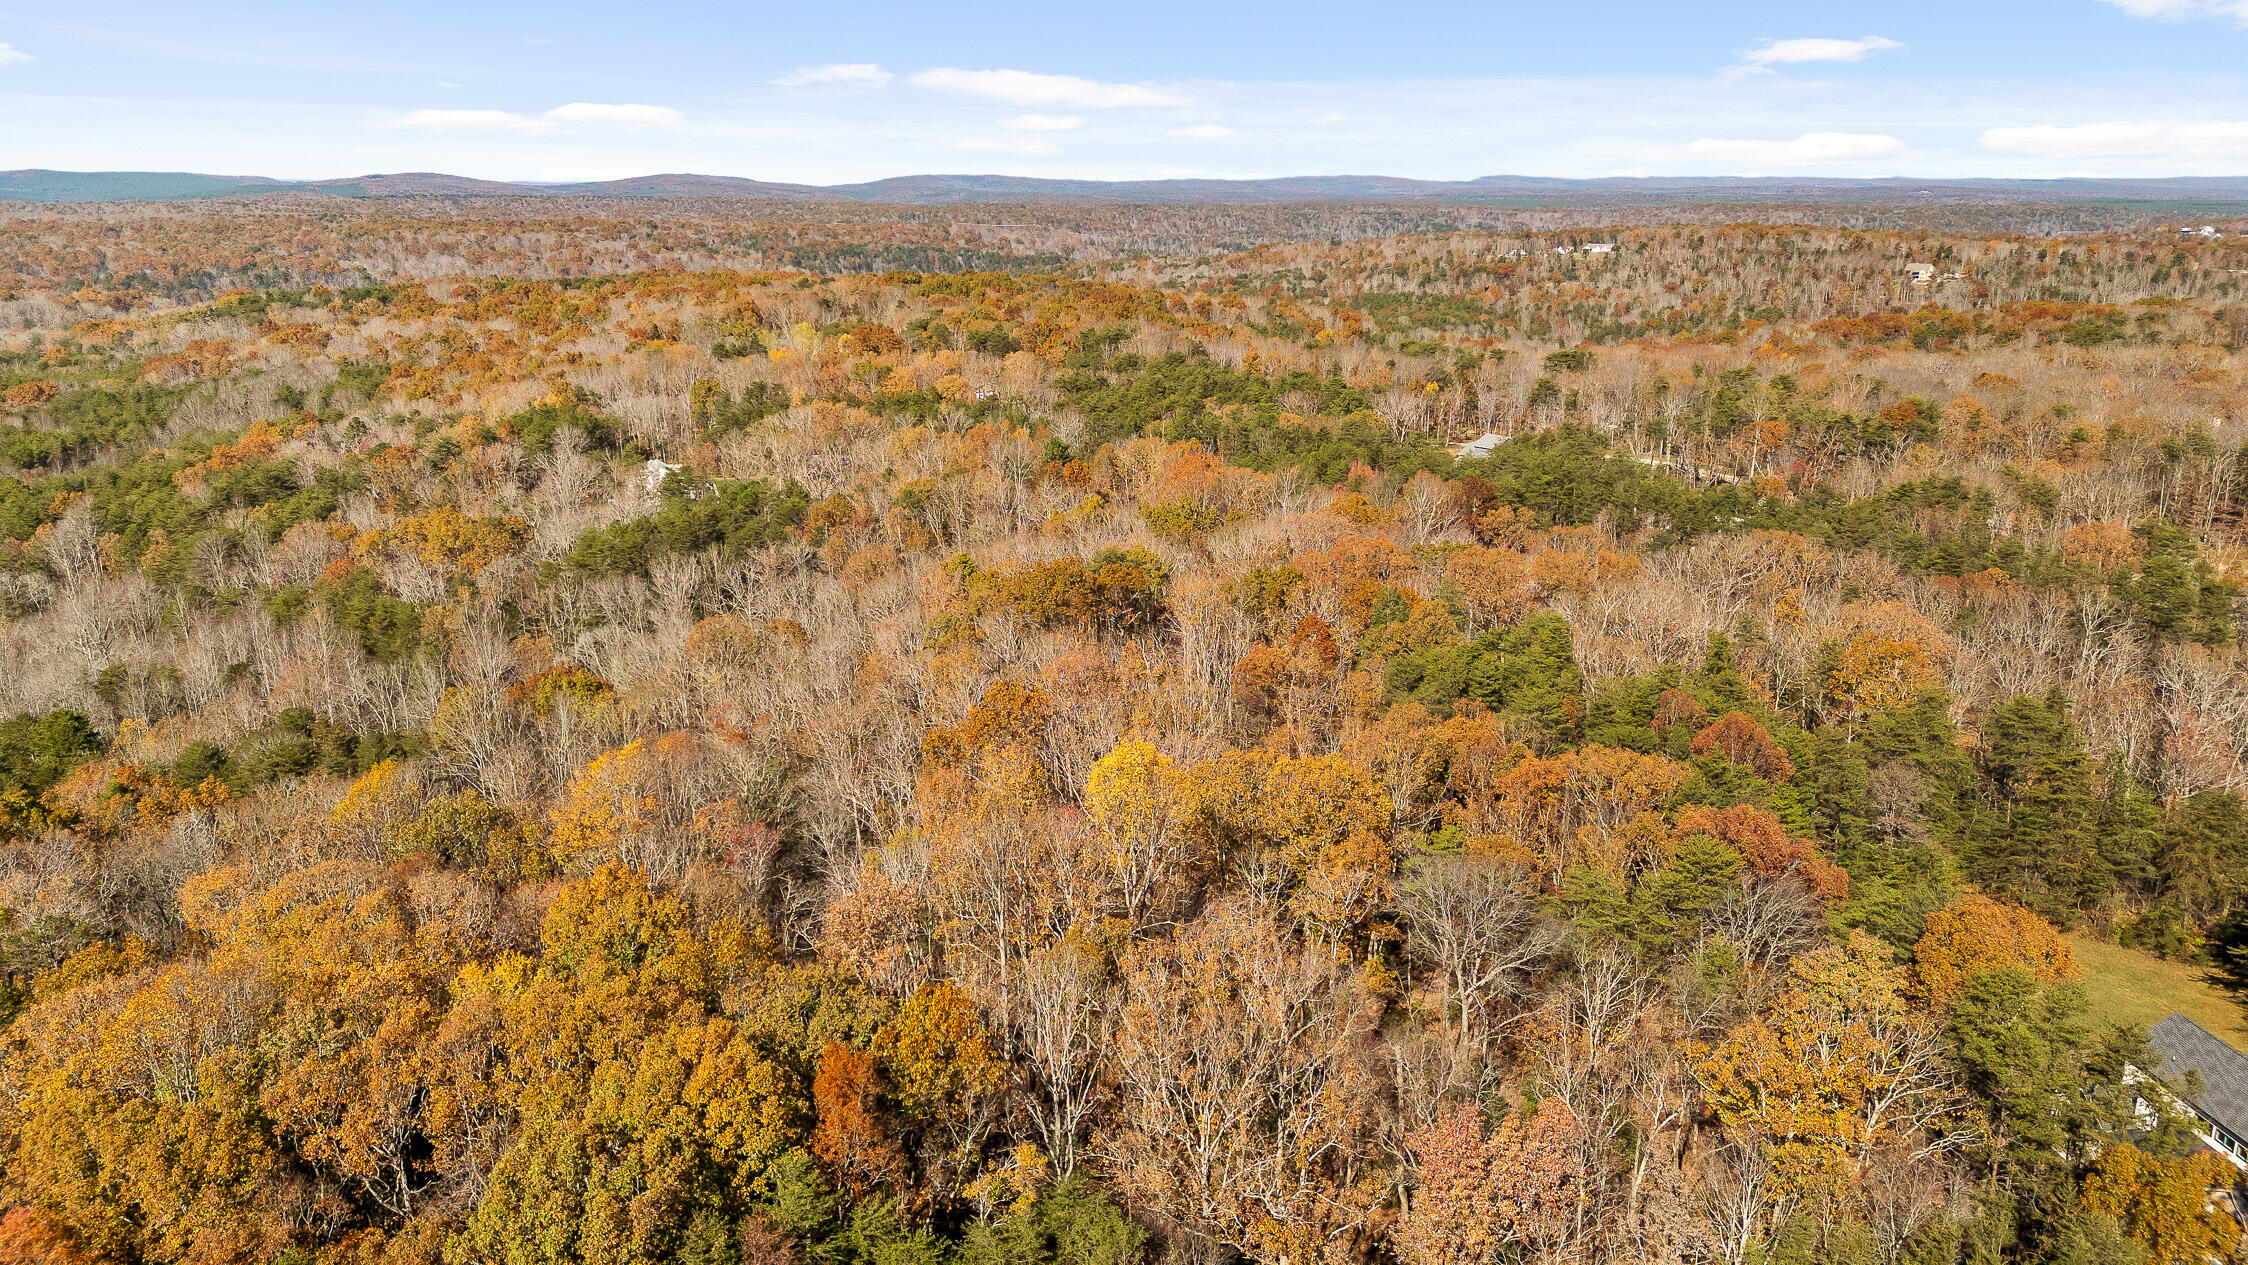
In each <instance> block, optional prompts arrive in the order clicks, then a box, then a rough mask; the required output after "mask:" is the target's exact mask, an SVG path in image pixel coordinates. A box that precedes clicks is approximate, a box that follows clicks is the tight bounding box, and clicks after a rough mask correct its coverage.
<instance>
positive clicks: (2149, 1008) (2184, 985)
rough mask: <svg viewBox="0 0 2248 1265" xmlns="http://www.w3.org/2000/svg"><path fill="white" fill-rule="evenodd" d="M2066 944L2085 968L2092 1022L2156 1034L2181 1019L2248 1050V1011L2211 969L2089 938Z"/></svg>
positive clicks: (2076, 937) (2074, 937) (2079, 937)
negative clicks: (2167, 1023) (2166, 1023)
mask: <svg viewBox="0 0 2248 1265" xmlns="http://www.w3.org/2000/svg"><path fill="white" fill-rule="evenodd" d="M2061 938H2062V939H2064V940H2066V941H2068V947H2069V949H2070V950H2071V951H2073V952H2074V953H2075V954H2076V964H2077V965H2078V966H2081V967H2083V968H2084V995H2085V997H2086V998H2087V999H2089V1000H2090V1002H2091V1003H2092V1009H2091V1014H2090V1016H2089V1017H2090V1018H2092V1019H2096V1020H2104V1021H2106V1022H2109V1023H2135V1024H2138V1025H2140V1026H2141V1027H2146V1028H2151V1027H2153V1026H2154V1025H2156V1024H2158V1023H2160V1022H2162V1021H2163V1020H2165V1019H2167V1018H2169V1017H2170V1016H2171V1014H2172V1013H2178V1014H2182V1015H2184V1016H2185V1017H2186V1018H2188V1019H2191V1020H2193V1021H2194V1022H2195V1023H2198V1024H2200V1025H2201V1026H2202V1027H2204V1028H2207V1029H2208V1030H2209V1031H2211V1032H2213V1033H2215V1034H2217V1035H2218V1036H2220V1037H2222V1038H2224V1039H2225V1040H2227V1041H2230V1042H2231V1043H2232V1044H2233V1045H2234V1046H2235V1047H2237V1048H2239V1049H2243V1050H2248V1008H2243V1007H2242V1006H2241V1004H2240V1003H2239V1002H2238V1001H2235V1000H2234V999H2233V995H2232V994H2231V993H2228V992H2226V991H2225V990H2224V989H2223V988H2220V987H2218V986H2217V984H2216V983H2215V982H2213V981H2214V976H2213V975H2212V974H2211V972H2210V970H2209V968H2208V967H2205V966H2195V965H2193V964H2191V963H2188V962H2166V961H2164V960H2162V959H2161V958H2158V957H2156V956H2154V955H2153V954H2151V953H2141V952H2139V951H2138V950H2137V949H2126V948H2124V947H2123V946H2121V945H2118V944H2108V943H2106V942H2105V941H2101V940H2094V939H2092V938H2091V937H2089V936H2082V935H2065V936H2063V937H2061Z"/></svg>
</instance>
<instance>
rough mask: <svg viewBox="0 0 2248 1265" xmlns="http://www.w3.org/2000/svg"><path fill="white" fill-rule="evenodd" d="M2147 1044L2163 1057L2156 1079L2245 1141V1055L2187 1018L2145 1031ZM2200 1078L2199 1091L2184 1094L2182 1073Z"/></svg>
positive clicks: (2247, 1104)
mask: <svg viewBox="0 0 2248 1265" xmlns="http://www.w3.org/2000/svg"><path fill="white" fill-rule="evenodd" d="M2147 1044H2148V1045H2151V1046H2153V1047H2154V1051H2155V1053H2157V1054H2160V1055H2161V1056H2162V1066H2161V1067H2160V1068H2157V1069H2156V1070H2155V1075H2156V1076H2158V1077H2160V1078H2161V1079H2162V1083H2163V1084H2165V1085H2168V1086H2169V1087H2170V1088H2171V1089H2172V1090H2174V1091H2175V1092H2176V1093H2177V1094H2178V1095H2179V1096H2180V1097H2183V1098H2186V1099H2187V1101H2189V1102H2191V1103H2192V1104H2193V1106H2194V1109H2195V1110H2197V1111H2199V1112H2201V1114H2203V1115H2205V1116H2207V1117H2209V1118H2210V1119H2211V1120H2214V1121H2216V1122H2217V1123H2218V1124H2220V1125H2223V1126H2224V1128H2225V1131H2226V1132H2228V1133H2230V1134H2232V1135H2233V1136H2234V1137H2236V1138H2242V1139H2248V1054H2242V1053H2241V1052H2240V1051H2238V1050H2235V1049H2233V1048H2232V1047H2231V1046H2230V1045H2227V1044H2226V1043H2225V1042H2224V1041H2222V1040H2220V1039H2219V1038H2218V1037H2216V1036H2215V1035H2214V1034H2212V1033H2211V1032H2210V1031H2209V1030H2208V1029H2207V1028H2204V1027H2202V1026H2201V1025H2200V1024H2198V1023H2195V1022H2194V1021H2193V1020H2191V1019H2188V1018H2186V1017H2185V1016H2184V1015H2172V1016H2170V1017H2169V1018H2168V1019H2165V1020H2163V1021H2162V1022H2161V1023H2158V1024H2156V1025H2154V1027H2153V1028H2151V1029H2149V1030H2148V1032H2147ZM2188 1068H2191V1069H2193V1070H2194V1071H2197V1072H2199V1073H2201V1092H2200V1093H2199V1094H2191V1095H2189V1094H2187V1093H2186V1092H2185V1080H2186V1077H2185V1074H2186V1069H2188Z"/></svg>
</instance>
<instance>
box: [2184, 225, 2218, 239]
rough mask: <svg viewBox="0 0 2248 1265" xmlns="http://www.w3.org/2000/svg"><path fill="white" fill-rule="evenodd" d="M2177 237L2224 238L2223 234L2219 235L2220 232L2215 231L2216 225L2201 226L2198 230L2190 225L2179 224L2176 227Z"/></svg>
mask: <svg viewBox="0 0 2248 1265" xmlns="http://www.w3.org/2000/svg"><path fill="white" fill-rule="evenodd" d="M2178 236H2180V237H2223V236H2224V234H2223V233H2220V232H2218V231H2217V226H2216V225H2214V224H2204V225H2202V226H2201V227H2200V228H2195V227H2194V226H2193V225H2191V224H2180V225H2179V226H2178Z"/></svg>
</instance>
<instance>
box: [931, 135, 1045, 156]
mask: <svg viewBox="0 0 2248 1265" xmlns="http://www.w3.org/2000/svg"><path fill="white" fill-rule="evenodd" d="M952 148H954V149H972V150H978V151H981V152H983V153H990V154H1013V155H1015V156H1016V157H1018V158H1051V157H1053V156H1054V155H1056V154H1058V153H1061V152H1062V147H1061V146H1059V145H1056V144H1054V143H1053V142H1052V141H1032V140H1020V141H1018V140H1006V139H996V140H986V139H980V138H979V139H973V140H964V141H954V142H952Z"/></svg>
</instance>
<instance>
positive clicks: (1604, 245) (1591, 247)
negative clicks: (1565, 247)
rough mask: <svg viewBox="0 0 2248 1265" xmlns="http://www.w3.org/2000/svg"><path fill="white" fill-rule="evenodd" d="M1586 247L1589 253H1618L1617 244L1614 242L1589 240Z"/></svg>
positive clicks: (1586, 251)
mask: <svg viewBox="0 0 2248 1265" xmlns="http://www.w3.org/2000/svg"><path fill="white" fill-rule="evenodd" d="M1584 249H1585V253H1586V254H1588V255H1613V254H1615V253H1616V244H1615V243H1614V242H1587V243H1586V244H1585V248H1584Z"/></svg>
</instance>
